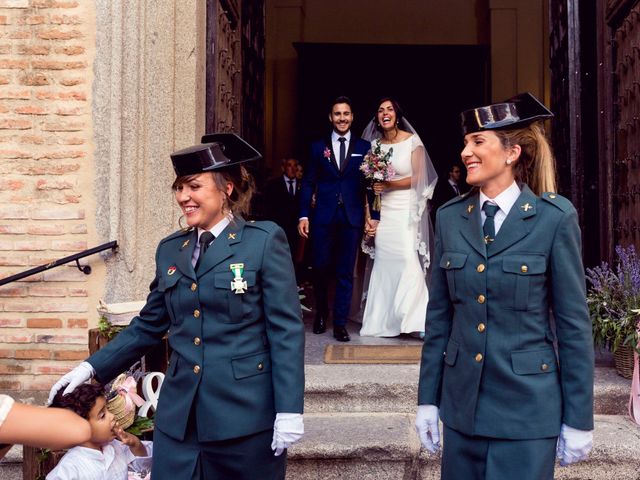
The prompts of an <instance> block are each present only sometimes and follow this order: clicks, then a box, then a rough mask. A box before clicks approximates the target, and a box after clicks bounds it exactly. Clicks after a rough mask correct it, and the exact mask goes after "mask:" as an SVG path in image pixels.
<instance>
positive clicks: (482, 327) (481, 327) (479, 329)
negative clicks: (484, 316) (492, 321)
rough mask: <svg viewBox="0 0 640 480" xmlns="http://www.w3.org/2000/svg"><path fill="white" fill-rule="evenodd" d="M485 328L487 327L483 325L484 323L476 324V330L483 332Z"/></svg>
mask: <svg viewBox="0 0 640 480" xmlns="http://www.w3.org/2000/svg"><path fill="white" fill-rule="evenodd" d="M486 328H487V327H485V325H484V323H479V324H478V331H479V332H480V333H482V332H484V331H485V329H486Z"/></svg>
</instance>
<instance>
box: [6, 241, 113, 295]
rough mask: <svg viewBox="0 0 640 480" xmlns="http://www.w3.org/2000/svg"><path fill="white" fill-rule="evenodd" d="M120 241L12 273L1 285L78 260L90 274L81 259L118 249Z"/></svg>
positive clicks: (82, 267) (87, 266) (89, 269)
mask: <svg viewBox="0 0 640 480" xmlns="http://www.w3.org/2000/svg"><path fill="white" fill-rule="evenodd" d="M117 248H118V242H117V241H116V240H113V241H112V242H109V243H103V244H102V245H98V246H97V247H93V248H89V249H88V250H83V251H82V252H79V253H74V254H73V255H69V256H68V257H64V258H61V259H59V260H55V261H53V262H50V263H47V264H46V265H40V266H39V267H34V268H31V269H29V270H25V271H24V272H20V273H16V274H15V275H11V276H10V277H6V278H3V279H0V287H1V286H2V285H6V284H7V283H11V282H15V281H17V280H21V279H23V278H25V277H30V276H31V275H35V274H36V273H40V272H44V271H45V270H51V269H52V268H56V267H59V266H60V265H64V264H65V263H70V262H74V261H75V262H76V266H77V267H78V270H80V271H81V272H82V273H84V274H85V275H89V274H90V273H91V267H90V266H89V265H80V261H79V260H80V259H81V258H84V257H88V256H89V255H93V254H95V253H99V252H102V251H103V250H110V249H111V250H114V251H115V250H117Z"/></svg>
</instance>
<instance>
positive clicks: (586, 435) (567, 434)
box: [556, 423, 593, 467]
mask: <svg viewBox="0 0 640 480" xmlns="http://www.w3.org/2000/svg"><path fill="white" fill-rule="evenodd" d="M592 447H593V431H592V430H578V429H577V428H572V427H570V426H569V425H565V424H564V423H563V424H562V427H560V437H559V438H558V447H557V449H556V456H557V457H558V460H560V465H561V466H563V467H566V466H567V465H570V464H572V463H575V462H579V461H581V460H586V458H587V457H588V456H589V452H590V451H591V448H592Z"/></svg>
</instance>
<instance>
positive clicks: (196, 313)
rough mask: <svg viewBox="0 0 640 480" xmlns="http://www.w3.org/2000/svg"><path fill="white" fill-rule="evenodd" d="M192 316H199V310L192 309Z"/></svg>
mask: <svg viewBox="0 0 640 480" xmlns="http://www.w3.org/2000/svg"><path fill="white" fill-rule="evenodd" d="M193 316H194V317H196V318H200V310H194V311H193Z"/></svg>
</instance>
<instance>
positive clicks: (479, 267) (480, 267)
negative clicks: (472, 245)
mask: <svg viewBox="0 0 640 480" xmlns="http://www.w3.org/2000/svg"><path fill="white" fill-rule="evenodd" d="M476 270H477V271H478V272H479V273H482V272H484V263H481V264H480V265H478V266H477V267H476Z"/></svg>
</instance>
